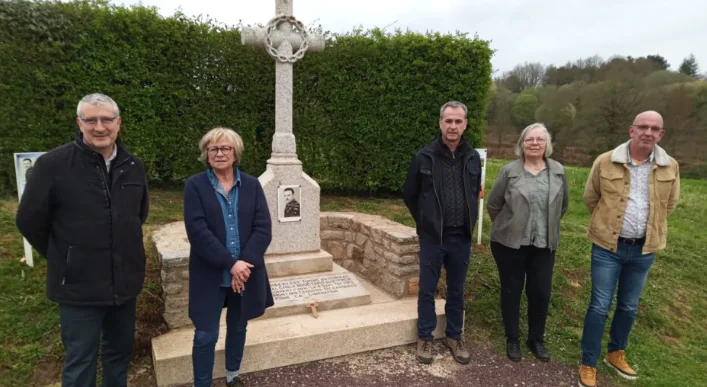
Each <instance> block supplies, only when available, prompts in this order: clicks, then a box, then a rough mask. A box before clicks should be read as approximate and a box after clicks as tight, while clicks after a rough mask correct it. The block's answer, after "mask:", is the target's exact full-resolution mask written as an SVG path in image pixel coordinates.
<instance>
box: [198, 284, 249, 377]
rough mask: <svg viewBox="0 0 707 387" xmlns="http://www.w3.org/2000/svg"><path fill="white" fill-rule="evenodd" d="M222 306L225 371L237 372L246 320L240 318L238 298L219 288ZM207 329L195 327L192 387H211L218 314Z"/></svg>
mask: <svg viewBox="0 0 707 387" xmlns="http://www.w3.org/2000/svg"><path fill="white" fill-rule="evenodd" d="M220 296H221V302H219V305H224V304H225V305H226V308H227V309H226V370H227V371H239V370H240V368H241V360H243V349H244V348H245V336H246V327H247V325H248V320H244V319H241V318H240V307H241V296H240V295H239V294H238V293H234V292H233V290H232V289H231V288H227V287H222V288H221V293H220ZM218 317H219V318H217V319H216V320H215V321H210V322H209V324H208V325H207V326H198V327H197V326H195V327H194V345H193V346H192V354H191V359H192V365H193V367H194V387H211V381H212V379H213V369H214V356H215V353H214V352H215V350H216V341H217V340H218V333H219V332H218V331H219V320H220V314H218Z"/></svg>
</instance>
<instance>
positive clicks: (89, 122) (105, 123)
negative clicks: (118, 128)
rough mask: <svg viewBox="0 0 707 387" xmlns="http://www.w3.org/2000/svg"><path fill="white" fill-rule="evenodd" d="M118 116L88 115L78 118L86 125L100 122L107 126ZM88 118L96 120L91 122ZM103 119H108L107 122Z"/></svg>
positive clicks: (91, 125) (93, 125)
mask: <svg viewBox="0 0 707 387" xmlns="http://www.w3.org/2000/svg"><path fill="white" fill-rule="evenodd" d="M119 117H120V116H113V117H89V118H83V117H79V120H81V121H82V122H83V123H84V124H86V125H88V126H89V127H95V126H98V123H99V122H100V123H101V124H102V125H103V126H108V125H111V124H114V123H115V120H116V119H118V118H119ZM90 120H96V122H91V121H90ZM105 120H110V121H109V122H105Z"/></svg>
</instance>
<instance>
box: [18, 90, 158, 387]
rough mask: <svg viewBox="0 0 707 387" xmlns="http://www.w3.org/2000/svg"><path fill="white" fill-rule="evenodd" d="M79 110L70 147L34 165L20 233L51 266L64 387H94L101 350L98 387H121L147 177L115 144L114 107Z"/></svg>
mask: <svg viewBox="0 0 707 387" xmlns="http://www.w3.org/2000/svg"><path fill="white" fill-rule="evenodd" d="M76 110H77V111H76V114H77V116H78V117H77V119H76V122H77V123H78V126H79V131H78V132H77V133H76V136H75V138H74V141H73V142H70V143H67V144H64V145H62V146H60V147H58V148H56V149H53V150H51V151H49V152H47V153H46V154H44V155H43V156H41V157H40V158H39V159H38V160H37V162H36V163H35V165H34V169H33V170H32V175H31V177H30V178H29V181H28V182H27V185H26V186H25V190H24V193H23V195H22V199H21V200H20V207H19V209H18V211H17V219H16V222H17V228H18V229H19V230H20V232H21V233H22V235H24V237H25V238H26V239H27V240H28V241H29V243H30V244H31V245H32V247H34V248H35V249H36V250H37V251H38V252H39V254H41V255H42V256H43V257H45V258H46V259H47V297H48V298H49V299H50V300H52V301H55V302H57V303H58V304H59V314H60V322H61V339H62V342H63V343H64V349H65V351H66V354H65V355H66V356H65V360H64V369H63V372H62V386H64V387H84V386H95V384H96V365H97V361H98V353H99V347H100V353H101V357H102V359H101V364H102V367H103V386H116V387H118V386H120V387H123V386H127V371H128V364H129V363H130V357H131V354H132V345H133V338H134V335H135V311H136V298H137V295H138V293H140V291H141V290H142V286H143V281H144V278H145V251H144V248H143V244H142V224H143V223H144V222H145V219H146V218H147V211H148V202H149V200H148V192H147V184H146V182H145V169H144V166H143V164H142V162H141V161H140V160H139V159H138V158H137V157H136V156H135V155H133V154H132V153H130V152H129V151H128V150H127V149H126V148H125V146H124V145H123V143H122V142H121V141H120V140H119V139H118V132H119V131H120V125H121V123H122V120H121V117H120V111H119V109H118V105H117V104H116V103H115V101H113V100H112V99H111V98H110V97H108V96H105V95H102V94H90V95H87V96H86V97H84V98H83V99H81V101H80V102H79V104H78V107H77V109H76Z"/></svg>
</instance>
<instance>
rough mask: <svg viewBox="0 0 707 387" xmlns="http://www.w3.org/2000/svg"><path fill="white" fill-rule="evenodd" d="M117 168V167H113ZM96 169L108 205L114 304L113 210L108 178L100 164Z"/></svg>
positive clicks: (114, 297)
mask: <svg viewBox="0 0 707 387" xmlns="http://www.w3.org/2000/svg"><path fill="white" fill-rule="evenodd" d="M115 167H117V165H116V166H115ZM96 168H98V174H99V175H101V181H102V182H103V188H104V192H105V197H106V204H107V205H108V219H110V229H111V231H110V262H111V268H110V273H111V282H112V283H113V302H115V299H116V298H117V296H116V294H115V273H114V270H113V210H112V203H111V194H110V186H109V184H108V178H107V177H106V172H107V170H106V169H103V168H101V165H100V164H97V165H96Z"/></svg>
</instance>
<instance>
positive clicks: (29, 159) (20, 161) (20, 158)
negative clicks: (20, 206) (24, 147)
mask: <svg viewBox="0 0 707 387" xmlns="http://www.w3.org/2000/svg"><path fill="white" fill-rule="evenodd" d="M43 154H44V152H27V153H15V154H14V160H15V176H16V177H17V199H18V200H22V193H23V192H24V191H25V184H27V181H26V180H27V178H28V177H29V173H28V171H27V170H28V169H29V170H30V171H31V169H32V167H33V165H34V163H35V162H36V161H37V158H38V157H39V156H41V155H43ZM22 242H23V245H24V248H25V256H24V260H25V263H26V264H27V266H30V267H34V258H33V257H32V246H31V245H30V244H29V242H27V239H25V238H22Z"/></svg>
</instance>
